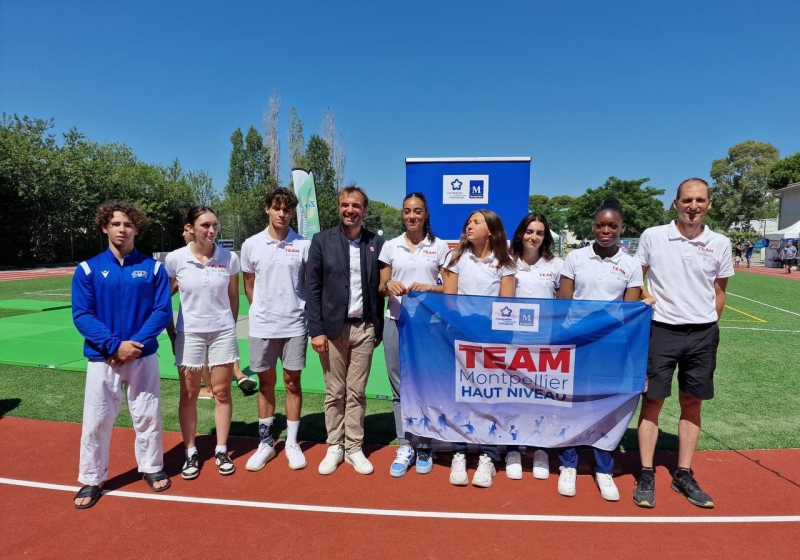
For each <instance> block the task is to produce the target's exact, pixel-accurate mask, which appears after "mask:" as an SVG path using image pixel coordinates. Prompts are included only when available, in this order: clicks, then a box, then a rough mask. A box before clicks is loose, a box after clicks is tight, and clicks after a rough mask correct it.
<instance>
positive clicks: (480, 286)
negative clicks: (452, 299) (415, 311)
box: [444, 247, 517, 296]
mask: <svg viewBox="0 0 800 560" xmlns="http://www.w3.org/2000/svg"><path fill="white" fill-rule="evenodd" d="M452 258H453V252H452V251H451V252H450V253H448V254H447V259H446V260H445V263H444V268H446V269H447V270H449V271H450V272H455V273H456V274H458V295H462V296H463V295H467V296H499V295H500V280H502V279H503V277H505V276H513V275H515V274H516V273H517V269H516V268H510V267H507V266H501V265H500V263H499V262H498V261H497V259H496V258H495V256H494V253H489V256H488V257H486V258H484V259H479V258H478V257H476V256H475V255H473V254H472V249H470V248H469V247H467V250H466V251H464V253H462V255H461V258H460V259H458V262H457V263H456V264H455V265H453V266H451V265H450V260H451V259H452Z"/></svg>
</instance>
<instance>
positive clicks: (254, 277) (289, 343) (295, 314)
mask: <svg viewBox="0 0 800 560" xmlns="http://www.w3.org/2000/svg"><path fill="white" fill-rule="evenodd" d="M264 202H265V205H266V207H265V211H266V213H267V216H269V226H268V227H267V229H265V230H264V231H262V232H261V233H258V234H256V235H254V236H252V237H250V238H249V239H247V240H246V241H245V242H244V243H243V244H242V256H241V265H242V271H243V272H244V292H245V295H246V296H247V301H249V302H250V335H249V350H250V369H251V370H252V371H253V372H255V373H257V374H258V381H259V383H258V384H259V392H258V435H259V437H260V438H261V443H260V444H259V445H258V449H257V450H256V452H255V453H253V455H252V456H251V457H250V458H249V459H248V460H247V465H246V467H245V468H246V469H247V470H248V471H258V470H261V469H262V468H264V465H266V464H267V461H269V460H270V459H272V458H273V457H274V456H275V448H274V444H275V440H274V439H273V435H272V424H273V421H274V419H275V383H276V381H277V378H276V366H277V363H278V358H280V360H281V365H282V367H283V383H284V385H285V387H286V445H285V448H284V451H285V453H286V459H287V460H288V461H289V467H290V468H292V469H302V468H305V466H306V465H307V463H306V458H305V456H304V455H303V451H302V450H301V449H300V446H299V445H297V431H298V429H299V427H300V410H301V408H302V405H303V395H302V393H301V390H300V373H301V372H302V370H303V369H304V368H305V367H306V347H307V345H308V331H307V328H306V310H305V307H306V282H305V271H306V263H307V262H308V248H309V246H310V245H311V241H309V240H307V239H306V238H304V237H302V236H300V235H298V234H297V233H295V231H294V230H293V229H292V228H291V227H290V226H289V222H290V220H291V219H292V216H294V215H295V211H296V209H297V204H298V200H297V196H296V195H295V194H294V193H293V192H292V191H291V190H289V189H286V188H283V187H280V188H276V189H273V190H272V191H270V192H269V193H267V196H266V197H265V199H264Z"/></svg>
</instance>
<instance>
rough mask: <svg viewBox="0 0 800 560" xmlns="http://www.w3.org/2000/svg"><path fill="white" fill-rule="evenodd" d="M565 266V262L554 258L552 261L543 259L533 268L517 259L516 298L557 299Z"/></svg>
mask: <svg viewBox="0 0 800 560" xmlns="http://www.w3.org/2000/svg"><path fill="white" fill-rule="evenodd" d="M563 266H564V260H563V259H559V258H558V257H553V258H552V259H551V260H550V261H546V260H545V259H544V257H542V258H540V259H539V260H538V261H536V263H535V264H534V265H533V266H528V264H527V263H526V262H525V261H523V260H522V259H517V276H516V283H517V291H516V297H522V298H540V299H553V298H554V297H556V290H557V289H558V285H559V280H560V278H561V269H562V268H563Z"/></svg>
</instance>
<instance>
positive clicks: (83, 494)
mask: <svg viewBox="0 0 800 560" xmlns="http://www.w3.org/2000/svg"><path fill="white" fill-rule="evenodd" d="M102 495H103V493H102V491H101V490H100V487H99V486H96V485H94V484H87V485H86V486H84V487H83V488H81V489H80V490H78V493H77V494H75V499H76V500H77V499H79V498H91V501H90V502H89V503H88V504H83V505H82V506H79V505H78V504H75V509H89V508H90V507H92V506H93V505H95V504H96V503H97V500H99V499H100V496H102Z"/></svg>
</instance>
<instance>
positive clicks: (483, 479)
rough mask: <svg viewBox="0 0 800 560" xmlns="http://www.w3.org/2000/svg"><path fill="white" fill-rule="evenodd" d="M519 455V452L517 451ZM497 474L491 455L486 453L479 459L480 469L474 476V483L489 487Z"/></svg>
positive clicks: (474, 484)
mask: <svg viewBox="0 0 800 560" xmlns="http://www.w3.org/2000/svg"><path fill="white" fill-rule="evenodd" d="M517 455H519V453H517ZM496 474H497V470H496V469H495V468H494V463H493V462H492V459H491V457H489V456H488V455H486V454H484V455H481V457H480V459H479V460H478V470H477V471H475V474H474V475H473V476H472V485H473V486H480V487H481V488H489V487H490V486H491V485H492V479H493V478H494V475H496Z"/></svg>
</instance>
